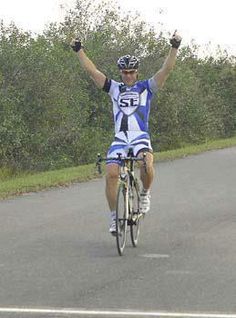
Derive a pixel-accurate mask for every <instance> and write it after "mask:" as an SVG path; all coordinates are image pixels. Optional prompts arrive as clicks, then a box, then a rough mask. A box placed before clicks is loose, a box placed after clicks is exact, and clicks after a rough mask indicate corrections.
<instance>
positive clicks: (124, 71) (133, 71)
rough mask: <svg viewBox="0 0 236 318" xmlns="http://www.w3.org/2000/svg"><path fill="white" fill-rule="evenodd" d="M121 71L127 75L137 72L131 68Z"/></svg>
mask: <svg viewBox="0 0 236 318" xmlns="http://www.w3.org/2000/svg"><path fill="white" fill-rule="evenodd" d="M121 73H122V74H124V75H128V74H130V75H134V74H136V73H137V70H132V71H126V70H122V71H121Z"/></svg>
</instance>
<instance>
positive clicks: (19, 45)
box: [0, 0, 236, 197]
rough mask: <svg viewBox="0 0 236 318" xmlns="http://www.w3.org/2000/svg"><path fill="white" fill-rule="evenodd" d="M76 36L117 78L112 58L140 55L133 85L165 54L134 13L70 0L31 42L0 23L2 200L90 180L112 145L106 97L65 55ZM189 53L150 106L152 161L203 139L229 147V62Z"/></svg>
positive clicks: (232, 74) (232, 121) (162, 38)
mask: <svg viewBox="0 0 236 318" xmlns="http://www.w3.org/2000/svg"><path fill="white" fill-rule="evenodd" d="M75 36H80V37H81V39H82V40H83V43H84V46H85V48H86V51H87V54H88V55H89V57H90V58H91V59H92V60H93V61H94V63H95V64H96V65H97V66H98V68H99V69H101V70H102V71H103V72H104V73H105V74H106V75H107V76H108V77H109V78H114V79H116V80H119V73H118V71H117V67H116V61H117V59H118V57H119V56H121V55H123V54H127V53H129V54H134V55H136V56H138V57H140V60H141V68H140V79H142V78H148V77H150V76H152V75H153V73H154V72H155V71H156V70H158V69H159V68H160V66H161V65H162V63H163V61H164V59H165V57H166V55H167V53H168V51H169V36H170V34H169V35H168V34H165V33H164V32H163V30H162V29H161V27H160V30H158V31H156V30H154V29H153V28H152V27H151V26H149V25H148V24H146V23H145V22H144V21H142V19H141V18H140V16H138V15H135V16H134V15H127V16H125V15H124V14H123V13H122V12H120V9H119V8H118V7H116V6H115V5H114V4H113V3H112V2H109V1H107V2H104V3H103V4H102V5H101V4H100V5H95V4H94V3H93V2H92V1H91V2H89V1H87V0H81V1H77V3H76V6H75V8H74V9H72V10H71V11H69V12H67V14H66V16H65V18H64V21H62V22H61V23H52V24H51V25H49V26H47V27H46V28H45V30H44V33H43V34H41V35H37V36H35V35H32V34H30V33H27V32H24V31H23V30H21V29H19V28H18V27H17V26H16V25H14V24H11V25H4V23H3V22H1V23H0V181H1V183H0V193H1V194H0V195H1V197H4V196H7V195H8V194H13V193H22V192H25V191H35V190H37V189H42V188H44V187H50V186H55V185H58V184H59V185H60V184H63V185H64V184H67V183H69V182H71V181H75V180H87V179H88V178H91V177H93V176H94V172H92V175H91V170H93V168H92V167H93V165H91V166H87V165H88V164H90V163H93V162H94V158H96V154H97V153H98V152H100V153H104V154H105V152H106V150H107V147H108V146H109V144H110V143H111V141H112V138H113V134H114V132H113V119H112V108H111V103H110V99H109V97H108V96H107V95H106V94H105V93H104V92H102V91H100V90H98V89H97V88H96V87H95V86H94V83H93V82H92V80H91V79H90V78H89V77H88V75H87V74H85V72H84V71H83V70H82V69H81V67H80V65H79V61H78V59H77V56H76V54H75V53H74V52H72V50H71V49H70V47H69V43H70V41H71V39H72V38H73V37H75ZM198 50H199V47H198V46H197V44H196V43H194V42H192V43H189V45H188V46H184V45H182V46H181V49H180V50H179V55H178V61H177V63H176V67H175V70H174V71H173V72H172V74H171V75H170V77H169V79H168V81H167V82H166V85H165V88H164V89H163V90H162V91H160V92H159V94H158V96H157V97H155V98H154V100H153V103H152V110H151V115H150V133H151V139H152V145H153V148H154V151H155V152H157V153H158V155H156V157H157V159H161V158H162V156H166V155H167V154H168V156H170V157H171V156H172V153H173V156H174V157H176V156H177V153H178V152H180V153H182V149H185V150H184V151H186V148H185V147H184V146H185V145H191V149H190V153H192V151H193V149H201V147H203V148H204V147H205V146H206V145H209V144H210V143H207V142H206V141H209V140H219V139H222V140H224V141H223V143H224V142H225V141H226V140H235V139H234V138H232V137H234V136H235V135H236V103H235V101H236V89H235V87H236V58H235V57H234V56H229V55H228V53H227V52H226V51H222V50H221V49H220V48H219V49H218V51H217V52H216V54H215V55H214V57H213V56H205V57H200V56H199V55H198ZM230 138H232V139H230ZM217 143H218V142H217ZM202 144H203V145H205V146H201V145H202ZM178 149H179V150H178ZM204 150H206V149H205V148H204ZM172 151H174V152H172ZM196 151H198V150H196ZM180 156H182V155H180ZM74 167H76V168H74ZM59 175H60V177H58V176H59ZM35 178H36V179H37V178H39V179H37V180H41V179H40V178H42V179H43V180H44V181H33V180H35ZM4 193H5V194H4Z"/></svg>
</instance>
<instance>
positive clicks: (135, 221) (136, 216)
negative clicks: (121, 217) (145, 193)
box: [130, 182, 142, 247]
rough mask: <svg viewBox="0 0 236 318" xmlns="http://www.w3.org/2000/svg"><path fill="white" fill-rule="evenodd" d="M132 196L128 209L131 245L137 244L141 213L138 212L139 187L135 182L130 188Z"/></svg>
mask: <svg viewBox="0 0 236 318" xmlns="http://www.w3.org/2000/svg"><path fill="white" fill-rule="evenodd" d="M130 191H131V194H132V195H131V197H132V205H131V211H130V216H131V219H130V236H131V242H132V245H133V247H136V246H137V244H138V239H139V234H140V225H141V215H142V214H140V212H139V189H138V184H137V182H135V183H134V185H133V186H132V187H131V189H130Z"/></svg>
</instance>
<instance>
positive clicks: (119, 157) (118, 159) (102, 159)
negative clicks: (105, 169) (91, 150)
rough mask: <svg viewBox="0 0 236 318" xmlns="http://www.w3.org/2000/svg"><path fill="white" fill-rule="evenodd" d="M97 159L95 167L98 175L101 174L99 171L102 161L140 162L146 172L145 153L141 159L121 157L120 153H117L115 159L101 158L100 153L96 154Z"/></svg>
mask: <svg viewBox="0 0 236 318" xmlns="http://www.w3.org/2000/svg"><path fill="white" fill-rule="evenodd" d="M97 157H98V159H97V162H96V166H97V168H98V172H99V174H101V173H102V169H101V163H102V161H107V160H116V161H120V162H125V161H142V162H143V163H144V169H145V172H147V171H146V152H144V153H143V158H137V157H133V156H127V157H122V156H121V153H117V157H105V158H103V157H101V155H100V153H98V155H97Z"/></svg>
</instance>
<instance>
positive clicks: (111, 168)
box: [106, 163, 119, 234]
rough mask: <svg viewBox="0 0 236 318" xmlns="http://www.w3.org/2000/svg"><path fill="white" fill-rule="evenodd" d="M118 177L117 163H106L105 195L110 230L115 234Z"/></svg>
mask: <svg viewBox="0 0 236 318" xmlns="http://www.w3.org/2000/svg"><path fill="white" fill-rule="evenodd" d="M118 179H119V165H118V164H115V163H110V164H107V165H106V197H107V202H108V205H109V208H110V211H111V224H110V232H111V233H112V234H115V231H116V225H115V217H116V196H117V186H118Z"/></svg>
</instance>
